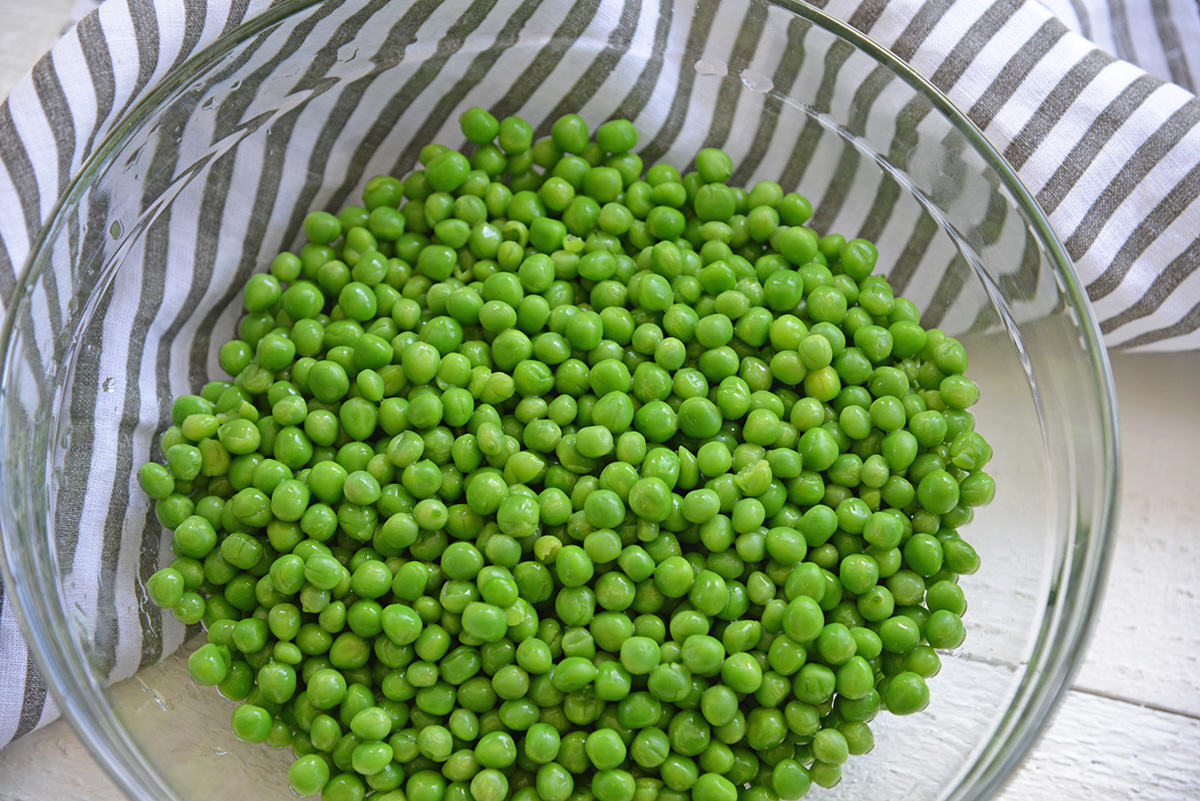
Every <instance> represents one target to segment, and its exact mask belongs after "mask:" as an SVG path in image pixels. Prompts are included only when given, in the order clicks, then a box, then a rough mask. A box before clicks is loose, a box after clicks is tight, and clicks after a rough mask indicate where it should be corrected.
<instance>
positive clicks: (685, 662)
mask: <svg viewBox="0 0 1200 801" xmlns="http://www.w3.org/2000/svg"><path fill="white" fill-rule="evenodd" d="M461 127H462V131H463V133H464V135H465V138H466V139H467V140H468V142H469V143H470V144H469V145H468V148H467V149H465V152H460V151H456V150H451V149H448V148H446V147H443V146H440V145H429V146H427V147H425V148H424V149H423V150H422V151H421V153H420V162H421V165H422V167H423V168H422V169H419V170H417V171H415V172H413V173H411V174H410V175H408V176H407V177H406V178H404V179H403V180H400V179H396V178H393V177H389V176H380V177H377V178H374V179H372V180H371V181H370V182H368V183H367V185H366V188H365V191H364V193H363V202H362V205H354V206H349V207H347V208H345V209H343V210H342V211H341V212H340V213H338V214H336V215H334V214H331V213H327V212H324V211H317V212H313V213H311V214H310V215H308V217H307V218H306V219H305V220H304V225H303V228H304V233H305V235H306V238H307V243H306V244H304V245H303V247H301V248H300V249H299V251H298V252H296V253H291V252H285V253H281V254H279V256H278V257H276V258H275V259H274V260H273V261H272V262H271V265H270V270H269V272H266V273H262V274H256V275H254V276H253V277H252V278H251V279H250V280H249V282H248V283H247V285H246V287H245V290H244V293H243V300H244V304H245V307H246V315H245V317H244V318H243V319H242V320H241V323H240V327H239V338H237V339H235V340H233V341H231V342H228V343H226V344H225V345H223V346H222V347H221V348H220V352H219V360H220V364H221V366H222V368H223V369H224V370H225V371H226V372H227V373H228V374H229V375H230V376H231V377H232V380H231V381H212V382H210V383H208V384H206V385H204V387H203V389H202V390H201V391H200V393H199V394H198V395H186V396H183V397H180V398H178V399H177V400H175V401H174V403H173V405H172V408H171V421H172V425H171V426H170V427H169V428H168V429H167V430H166V431H165V433H163V434H162V436H161V440H160V442H159V445H160V448H161V452H162V456H163V461H162V463H157V462H151V463H148V464H146V465H144V466H143V467H142V468H141V470H140V472H139V479H140V482H141V486H142V487H143V489H144V491H145V492H146V493H147V495H149V496H150V497H151V498H153V499H155V511H156V513H157V516H158V519H159V521H160V522H161V523H162V525H163V526H165V527H166V528H168V529H171V530H173V531H174V538H173V543H172V550H173V554H174V557H175V558H174V559H173V561H172V562H171V563H170V565H169V566H168V567H165V568H163V569H162V570H159V571H158V572H157V573H155V574H154V575H153V576H152V577H151V578H150V580H149V582H148V584H147V587H146V589H147V592H148V595H149V597H150V598H151V599H153V601H154V602H156V603H157V604H159V605H160V606H161V607H163V608H166V609H170V610H172V612H173V614H174V616H175V617H176V618H178V619H179V620H180V621H182V622H184V623H188V624H191V623H199V622H203V623H204V624H205V627H206V630H207V642H206V643H205V644H203V645H202V646H200V647H199V648H198V649H197V650H195V651H194V652H193V653H192V654H191V656H190V657H189V659H188V669H189V671H190V673H191V675H192V677H193V678H194V679H195V680H196V681H197V682H198V683H200V684H201V685H205V686H216V687H217V688H218V689H219V691H220V693H221V694H222V695H223V696H225V697H226V698H228V699H231V700H234V701H237V702H240V703H239V704H238V705H237V706H236V708H234V710H233V713H232V721H231V725H232V730H233V733H234V734H235V735H236V736H237V737H238V738H240V739H241V740H244V741H246V742H250V743H264V742H265V743H267V744H268V745H270V746H273V747H277V748H283V747H289V746H290V747H291V749H292V750H293V752H294V753H295V756H296V760H295V762H294V763H293V764H292V767H291V769H290V770H289V772H288V780H289V782H290V785H291V788H292V789H293V790H294V791H295V792H296V793H298V794H299V795H302V796H306V795H314V794H318V793H320V794H321V796H322V798H323V799H325V801H362V799H364V798H366V797H367V796H368V795H369V796H371V797H372V798H374V799H377V801H471V800H472V799H473V800H474V801H508V799H512V801H591V800H592V799H594V800H595V801H652V800H653V801H687V800H688V799H690V801H739V799H741V800H744V801H776V800H777V799H786V800H787V801H791V800H792V799H797V798H799V797H801V796H803V795H804V794H805V793H806V792H808V790H809V788H810V785H811V784H814V783H815V784H817V785H819V786H822V787H832V786H833V785H835V784H836V783H837V782H838V781H839V779H840V777H841V771H842V765H843V764H844V763H845V762H846V761H847V759H848V757H849V756H851V755H855V754H862V753H865V752H867V751H869V750H870V749H871V748H872V746H873V743H874V741H873V737H872V733H871V730H870V728H869V723H870V721H872V720H873V719H874V717H875V716H876V715H877V714H878V713H879V712H880V711H881V710H885V709H886V710H887V711H888V712H890V713H892V714H897V715H906V714H911V713H915V712H919V711H921V710H922V709H924V708H925V706H926V705H927V704H928V702H929V689H928V686H927V684H926V680H927V679H929V678H930V677H932V676H934V675H935V674H936V673H937V672H938V669H939V667H940V662H939V657H938V654H937V651H938V650H940V649H950V648H955V647H957V646H958V645H960V644H961V643H962V641H963V637H964V629H963V624H962V615H963V613H964V611H965V609H966V601H965V599H964V595H963V592H962V590H961V588H960V587H959V584H958V577H959V575H961V574H969V573H973V572H974V571H975V570H976V569H977V568H978V566H979V560H978V557H977V555H976V553H975V551H974V550H973V549H972V547H971V546H970V545H969V544H968V543H967V542H966V541H965V540H963V539H962V538H961V537H960V536H959V534H958V529H959V528H960V527H961V526H963V525H965V524H966V523H968V522H969V521H970V520H971V517H972V510H973V508H974V507H976V506H979V505H982V504H985V503H987V502H988V501H989V500H990V499H991V498H992V495H993V493H994V485H993V481H992V479H991V477H990V476H989V475H988V474H987V473H986V472H984V471H983V469H982V468H983V467H984V466H985V465H986V463H987V462H988V460H989V458H990V456H991V449H990V447H989V446H988V443H987V442H986V441H985V440H984V439H983V437H981V436H980V435H979V434H978V433H976V432H975V431H974V421H973V417H972V415H971V413H970V412H969V411H968V408H969V407H970V406H971V405H972V404H973V403H974V402H975V401H976V399H977V397H978V389H977V388H976V386H975V384H974V383H973V382H972V381H971V380H970V379H968V378H966V377H965V376H964V375H963V372H964V370H965V369H966V367H967V357H966V353H965V351H964V349H963V346H962V344H961V343H960V342H958V341H957V340H955V339H954V338H953V337H950V336H947V335H945V334H944V333H943V332H941V331H939V330H937V329H929V330H926V329H925V328H923V327H922V326H921V325H920V320H919V314H918V311H917V309H916V307H915V306H914V305H913V304H912V303H911V302H909V301H907V300H905V299H903V298H898V297H895V296H894V295H893V291H892V288H891V287H890V286H889V284H888V283H887V281H886V280H885V279H884V278H883V277H881V276H879V275H876V274H874V268H875V264H876V260H877V251H876V248H875V247H874V246H873V245H872V244H871V243H869V242H866V241H863V240H861V239H854V240H850V241H847V240H846V239H845V238H844V237H842V236H840V235H837V234H829V235H826V236H818V235H817V234H816V233H814V232H813V231H812V230H811V229H810V228H808V227H805V225H804V224H805V222H806V221H808V219H809V218H810V216H811V213H812V208H811V206H810V204H809V202H808V201H807V200H806V199H805V198H803V197H802V196H800V195H799V194H796V193H794V192H784V191H783V189H782V188H781V187H780V186H779V184H777V183H774V182H771V181H761V182H759V183H757V184H755V185H754V186H753V187H752V188H751V189H750V190H749V191H745V190H743V189H739V188H735V187H730V186H728V185H727V183H726V182H727V181H728V180H729V179H730V177H731V173H732V163H731V160H730V158H729V157H728V156H727V155H726V154H724V153H722V152H721V151H719V150H716V149H705V150H701V151H700V152H699V153H698V154H697V156H696V158H695V169H694V171H691V172H688V173H686V174H682V175H681V174H680V173H679V172H678V171H677V170H676V169H675V168H673V167H671V166H669V165H666V164H657V165H655V166H652V167H650V168H649V169H643V164H642V161H641V159H640V158H639V157H638V156H637V155H636V154H635V152H634V150H635V147H636V144H637V134H636V131H635V130H634V127H633V126H632V125H631V124H630V123H629V122H627V121H624V120H614V121H610V122H606V123H604V124H603V125H601V126H600V127H599V128H598V129H597V130H596V131H595V132H594V136H592V135H590V134H589V130H588V127H587V124H586V123H585V122H584V120H583V119H582V118H580V117H579V116H578V115H575V114H568V115H566V116H564V117H562V118H560V119H558V120H557V121H556V122H555V123H554V125H553V128H552V130H551V134H550V136H548V137H546V138H543V139H540V140H539V141H537V142H534V136H533V129H532V127H531V126H530V125H529V124H528V123H527V122H525V121H524V120H521V119H519V118H516V117H508V118H505V119H503V120H499V121H498V120H497V119H496V118H495V117H493V116H492V115H491V114H489V113H488V112H486V111H484V110H483V109H479V108H472V109H470V110H468V111H467V112H465V113H464V114H463V115H462V117H461Z"/></svg>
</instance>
